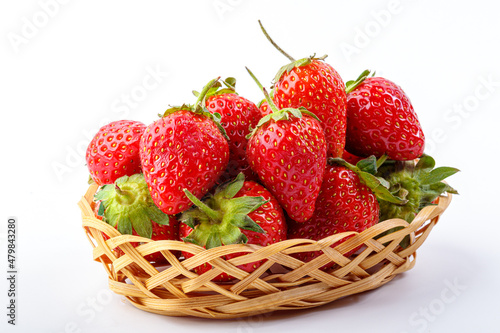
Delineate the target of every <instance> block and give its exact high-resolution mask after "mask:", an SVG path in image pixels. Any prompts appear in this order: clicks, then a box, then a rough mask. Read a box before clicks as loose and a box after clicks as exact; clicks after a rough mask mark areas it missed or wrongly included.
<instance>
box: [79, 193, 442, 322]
mask: <svg viewBox="0 0 500 333" xmlns="http://www.w3.org/2000/svg"><path fill="white" fill-rule="evenodd" d="M96 191H97V186H95V185H92V186H90V188H89V189H88V191H87V193H86V194H85V196H84V197H83V198H82V200H81V201H80V202H79V204H78V205H79V207H80V209H81V211H82V220H83V227H84V230H85V232H86V234H87V237H88V239H89V241H90V243H91V245H92V247H93V258H94V260H96V261H99V262H101V263H102V264H103V266H104V268H105V270H106V272H107V273H108V276H109V287H110V289H111V290H112V291H113V292H115V293H117V294H119V295H123V296H125V297H126V298H127V299H128V300H129V301H130V302H131V303H132V304H133V305H134V306H136V307H137V308H139V309H142V310H145V311H149V312H153V313H158V314H161V315H168V316H195V317H205V318H221V319H223V318H235V317H244V316H251V315H255V314H262V313H266V312H272V311H278V310H289V309H303V308H311V307H316V306H320V305H323V304H326V303H329V302H332V301H334V300H336V299H338V298H341V297H344V296H348V295H352V294H356V293H360V292H363V291H366V290H370V289H374V288H377V287H379V286H381V285H384V284H385V283H387V282H389V281H391V280H392V279H393V278H394V277H395V276H396V275H397V274H400V273H402V272H405V271H407V270H409V269H411V268H413V266H414V265H415V258H416V250H417V249H418V248H419V247H420V246H421V245H422V243H423V242H424V241H425V239H426V238H427V236H428V235H429V233H430V232H431V230H432V228H433V227H434V226H435V225H436V223H437V222H438V219H439V217H440V216H441V214H442V213H443V212H444V211H445V209H446V208H447V207H448V205H449V204H450V202H451V195H448V196H442V197H440V199H439V204H438V205H436V206H429V207H426V208H424V209H423V210H422V211H421V212H420V213H419V214H418V215H417V216H416V218H415V220H414V221H413V222H412V223H411V224H408V223H407V222H405V221H403V220H401V219H391V220H387V221H383V222H380V223H378V224H376V225H375V226H373V227H371V228H369V229H367V230H365V231H363V232H362V233H359V234H358V233H355V232H349V233H342V234H338V235H334V236H330V237H327V238H324V239H321V240H319V241H312V240H306V239H291V240H286V241H283V242H279V243H276V244H272V245H270V246H267V247H261V246H255V245H241V244H239V245H229V246H222V247H218V248H213V249H210V250H205V249H203V248H201V247H199V246H197V245H194V244H187V243H183V242H180V241H151V240H149V239H144V238H141V237H138V236H132V235H122V234H120V233H119V232H118V231H117V230H116V229H114V228H113V227H111V226H110V225H108V224H106V223H104V222H102V221H100V220H98V219H96V218H95V216H94V213H93V211H92V209H91V206H90V203H91V202H92V198H93V196H94V193H95V192H96ZM394 227H403V228H402V229H401V230H399V231H397V232H394V233H391V234H389V235H386V236H383V237H381V238H378V239H375V237H376V236H378V235H380V234H382V233H383V232H384V231H386V230H389V229H392V228H394ZM103 233H104V234H106V235H108V236H109V237H110V239H108V240H105V239H104V237H103ZM351 234H353V235H354V236H353V237H351V238H349V239H348V240H347V241H345V242H343V243H342V244H340V245H338V246H337V247H336V248H331V247H330V246H331V245H332V244H334V243H335V242H337V241H338V240H340V239H342V238H344V237H346V236H347V235H351ZM406 235H410V240H411V246H409V247H407V248H406V249H402V248H401V247H400V246H399V243H400V242H401V240H402V239H403V238H404V237H405V236H406ZM132 242H145V243H144V244H142V245H140V246H138V247H136V248H134V247H133V246H132V245H131V244H130V243H132ZM359 245H364V250H362V252H358V254H357V255H355V256H352V257H351V258H346V257H344V255H343V253H347V252H349V251H350V250H352V249H355V248H357V247H358V246H359ZM116 247H120V248H121V249H122V250H123V252H124V253H125V255H123V256H121V257H119V258H117V256H116V253H115V252H114V251H113V250H112V249H114V248H116ZM158 251H161V253H162V254H163V255H164V256H165V258H166V259H167V260H168V262H169V263H170V265H169V266H167V267H166V268H164V267H162V269H159V268H157V267H154V266H153V265H151V264H150V263H149V262H148V261H147V260H145V259H144V256H146V255H148V254H151V253H154V252H158ZM178 251H185V252H190V253H192V254H194V256H193V257H191V258H189V259H186V260H182V261H180V260H178V259H177V257H176V256H175V255H174V254H175V253H179V252H178ZM309 251H323V254H322V255H321V256H319V257H317V258H315V259H314V260H312V261H310V262H308V263H303V262H302V261H300V260H298V259H296V258H294V257H293V256H291V254H293V253H298V252H309ZM239 252H245V253H247V254H246V255H244V256H240V257H237V258H233V259H231V260H225V259H224V256H225V255H227V254H229V253H239ZM262 259H267V261H266V262H265V263H264V264H263V265H262V266H261V267H259V268H258V269H257V270H256V271H255V272H253V273H247V272H245V271H242V270H241V269H239V268H238V267H237V266H238V265H241V264H244V263H249V262H255V261H259V260H262ZM205 262H209V263H210V264H211V265H212V266H213V267H214V269H213V270H211V271H210V272H208V273H205V274H202V275H198V274H196V273H194V272H192V271H191V270H192V269H193V268H194V267H197V266H199V265H200V264H203V263H205ZM330 262H335V263H336V264H337V265H336V266H335V267H334V269H333V270H332V271H329V272H324V271H322V270H320V268H321V267H323V266H324V265H325V264H328V263H330ZM221 272H226V273H228V274H229V275H231V276H234V277H235V278H236V280H234V281H233V282H232V283H225V284H222V283H219V284H217V283H214V282H211V279H212V278H214V277H215V276H217V275H219V274H220V273H221Z"/></svg>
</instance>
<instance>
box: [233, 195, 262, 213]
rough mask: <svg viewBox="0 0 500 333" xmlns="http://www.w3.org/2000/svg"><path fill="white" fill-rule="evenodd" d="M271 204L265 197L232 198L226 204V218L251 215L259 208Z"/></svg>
mask: <svg viewBox="0 0 500 333" xmlns="http://www.w3.org/2000/svg"><path fill="white" fill-rule="evenodd" d="M267 202H269V201H268V200H266V199H264V198H263V197H247V196H243V197H238V198H232V199H231V200H229V202H227V203H226V204H225V206H226V207H225V208H226V210H225V212H224V216H225V217H226V216H230V215H232V214H245V215H246V214H249V213H251V212H253V211H254V210H256V209H257V208H259V207H260V206H262V205H264V204H266V203H267Z"/></svg>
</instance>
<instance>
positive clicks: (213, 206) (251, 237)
mask: <svg viewBox="0 0 500 333" xmlns="http://www.w3.org/2000/svg"><path fill="white" fill-rule="evenodd" d="M188 195H189V194H188ZM192 199H193V202H194V203H195V204H196V205H197V207H193V208H192V209H190V210H188V211H186V212H184V213H183V214H182V216H181V218H180V220H181V222H183V223H181V225H180V232H179V233H180V237H181V239H184V241H186V242H191V243H195V244H198V245H200V246H203V247H205V248H207V249H209V248H213V247H216V246H221V245H229V244H236V243H248V244H257V245H262V246H267V245H269V244H273V243H276V242H279V241H282V240H285V239H286V223H285V218H284V214H283V211H282V209H281V207H280V205H279V204H278V202H277V201H276V199H275V198H274V197H273V196H272V195H271V193H269V191H267V190H266V189H265V188H264V187H263V186H262V185H259V184H257V183H255V182H253V181H245V177H244V175H243V174H242V173H241V174H239V175H238V177H236V179H234V180H233V181H231V182H229V183H225V184H223V185H221V186H220V187H219V188H218V189H217V190H216V192H215V194H213V195H212V194H210V195H209V196H208V197H207V198H206V199H205V200H204V201H203V203H201V202H199V201H198V200H197V199H196V198H195V197H192ZM183 255H184V257H185V258H190V257H192V254H190V253H183ZM241 255H244V253H235V254H231V255H227V256H226V257H225V259H226V260H229V259H232V258H235V257H238V256H241ZM262 263H263V261H261V262H254V263H248V264H245V265H241V266H238V267H239V268H240V269H242V270H244V271H246V272H252V271H254V270H255V269H257V268H258V267H259V266H260V265H261V264H262ZM211 268H212V266H211V265H210V264H209V263H205V264H204V265H202V266H198V267H196V268H194V272H196V273H197V274H203V273H205V272H207V271H209V270H210V269H211ZM232 279H233V277H231V276H228V275H227V274H226V273H222V274H220V275H218V276H217V277H215V278H214V279H213V281H229V280H232Z"/></svg>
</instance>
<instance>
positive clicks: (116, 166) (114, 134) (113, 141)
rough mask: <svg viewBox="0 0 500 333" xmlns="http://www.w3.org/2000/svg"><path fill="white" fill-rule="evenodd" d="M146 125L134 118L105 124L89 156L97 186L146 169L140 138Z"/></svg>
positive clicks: (97, 135) (111, 182)
mask: <svg viewBox="0 0 500 333" xmlns="http://www.w3.org/2000/svg"><path fill="white" fill-rule="evenodd" d="M145 128H146V125H144V124H143V123H141V122H138V121H131V120H119V121H114V122H112V123H109V124H107V125H105V126H103V127H101V129H100V130H99V131H98V132H97V134H96V135H95V136H94V138H93V139H92V141H91V142H90V144H89V146H88V148H87V153H86V156H85V159H86V161H87V166H88V168H89V171H90V175H91V177H92V179H93V180H94V182H95V183H96V184H97V185H104V184H113V183H114V181H115V180H117V179H118V178H120V177H122V176H131V175H133V174H135V173H140V172H142V171H141V159H140V158H139V141H140V138H141V135H142V132H144V129H145Z"/></svg>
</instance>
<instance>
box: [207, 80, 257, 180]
mask: <svg viewBox="0 0 500 333" xmlns="http://www.w3.org/2000/svg"><path fill="white" fill-rule="evenodd" d="M235 82H236V80H235V79H233V78H228V79H226V81H225V82H224V83H225V84H226V85H227V86H228V89H217V87H213V88H212V89H211V90H213V91H209V92H208V93H207V97H206V108H207V110H208V112H210V113H212V114H216V113H218V114H220V117H221V118H220V124H221V126H222V127H223V128H224V130H225V131H226V134H227V137H228V138H229V140H228V143H229V163H228V167H227V168H226V171H225V173H224V174H223V175H222V176H221V177H220V179H219V182H221V183H222V182H224V181H227V180H230V179H233V178H234V177H236V176H237V175H238V174H239V173H240V172H243V173H244V174H245V176H246V179H247V180H257V179H258V178H257V176H256V175H255V173H254V172H253V171H252V169H250V166H249V165H248V162H247V158H246V148H247V142H248V139H246V136H247V135H248V134H249V133H250V127H251V128H254V127H255V126H256V125H257V123H258V122H259V120H260V118H262V116H261V113H260V110H259V109H258V108H257V106H256V105H255V104H254V103H253V102H251V101H249V100H248V99H246V98H244V97H241V96H239V95H238V94H236V93H235V92H234V85H235Z"/></svg>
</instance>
